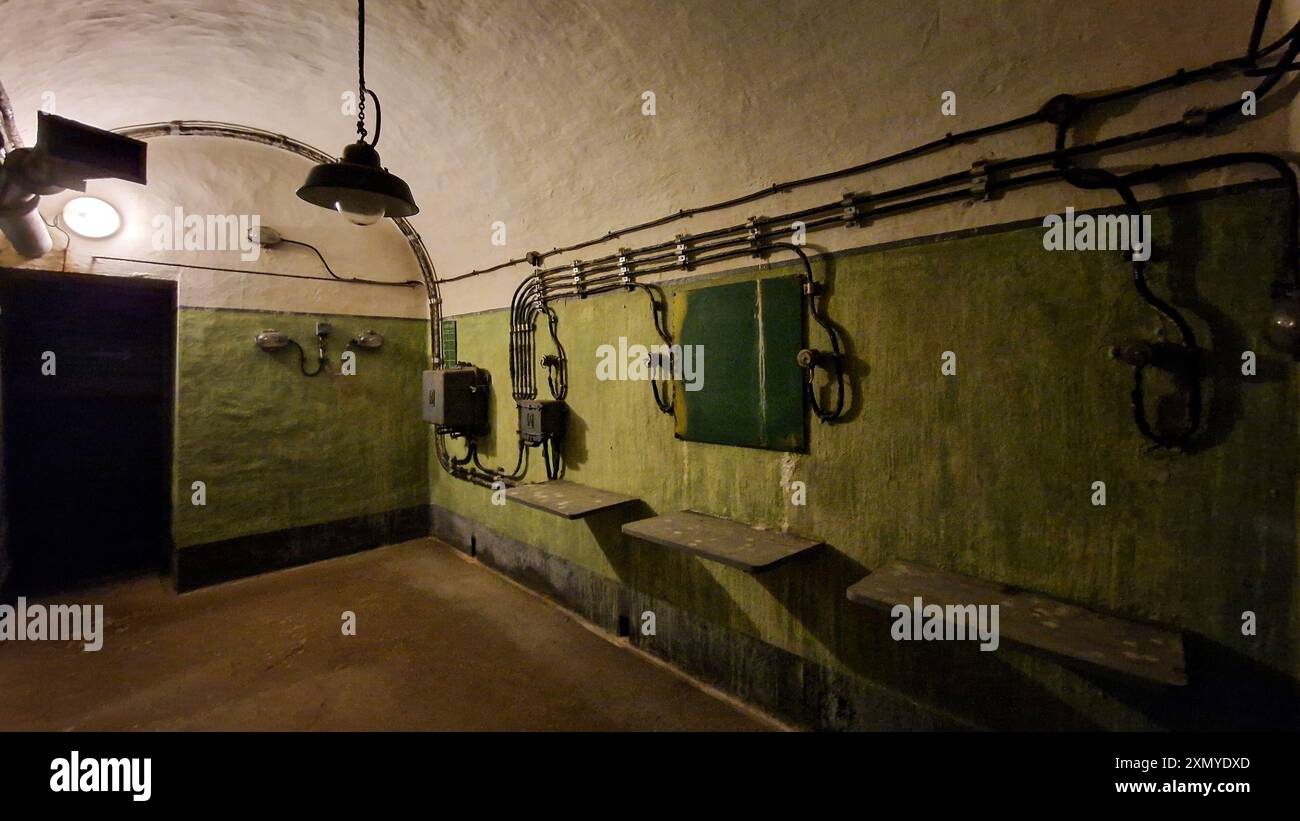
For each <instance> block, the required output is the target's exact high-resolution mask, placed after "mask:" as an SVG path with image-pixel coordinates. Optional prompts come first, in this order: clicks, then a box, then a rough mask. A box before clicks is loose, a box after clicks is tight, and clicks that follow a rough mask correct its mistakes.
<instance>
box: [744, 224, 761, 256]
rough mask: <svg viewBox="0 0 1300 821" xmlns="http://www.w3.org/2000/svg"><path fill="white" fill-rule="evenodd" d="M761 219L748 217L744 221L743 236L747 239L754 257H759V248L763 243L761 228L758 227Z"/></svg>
mask: <svg viewBox="0 0 1300 821" xmlns="http://www.w3.org/2000/svg"><path fill="white" fill-rule="evenodd" d="M761 219H762V218H761V217H750V218H749V219H747V220H745V236H747V237H748V238H749V247H750V249H751V250H753V252H754V256H759V255H760V254H761V251H760V250H759V246H760V245H762V243H763V228H762V226H761V225H760V222H761Z"/></svg>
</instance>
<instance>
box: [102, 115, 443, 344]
mask: <svg viewBox="0 0 1300 821" xmlns="http://www.w3.org/2000/svg"><path fill="white" fill-rule="evenodd" d="M112 131H113V132H114V133H116V134H122V135H124V136H127V137H134V138H135V139H137V140H148V139H151V138H153V137H224V138H226V139H232V140H244V141H246V142H253V143H258V144H260V145H269V146H271V147H272V148H279V149H281V150H284V151H289V152H291V153H293V154H297V155H298V156H299V157H303V158H305V159H307V160H310V161H311V162H313V163H316V164H320V163H328V162H337V161H338V158H337V157H333V156H330V155H329V154H327V153H325V152H324V151H321V150H320V149H319V148H316V147H315V146H311V145H308V144H307V143H304V142H300V141H298V140H295V139H293V138H292V137H286V136H284V135H283V134H276V133H273V132H271V131H263V130H262V129H260V128H253V127H251V126H246V125H239V124H237V123H222V122H209V121H206V120H171V121H169V122H165V123H143V124H141V125H128V126H123V127H121V128H114V129H112ZM390 219H392V220H393V222H395V223H396V224H397V229H398V230H399V231H401V232H402V236H404V237H406V241H407V243H409V244H410V246H411V253H413V254H415V261H416V262H417V263H418V264H419V266H420V278H421V279H422V280H424V288H425V291H426V292H427V295H428V301H429V344H430V353H431V355H432V356H433V367H435V368H441V367H442V364H443V363H442V295H441V293H440V292H439V290H438V272H437V270H436V269H434V267H433V260H432V259H430V258H429V251H428V249H426V248H425V247H424V240H422V239H420V235H419V234H418V233H417V232H416V230H415V229H414V228H412V227H411V224H410V223H409V222H407V221H406V219H405V218H403V217H390Z"/></svg>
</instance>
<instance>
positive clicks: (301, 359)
mask: <svg viewBox="0 0 1300 821" xmlns="http://www.w3.org/2000/svg"><path fill="white" fill-rule="evenodd" d="M289 344H290V345H292V346H294V347H295V348H297V349H298V370H300V371H302V375H303V376H319V375H320V374H321V372H322V371H324V370H325V352H324V350H321V351H320V352H319V354H318V356H317V359H316V370H314V371H309V370H307V352H306V351H304V350H303V349H302V346H301V345H299V344H298V343H297V342H295V341H293V340H292V339H290V340H289Z"/></svg>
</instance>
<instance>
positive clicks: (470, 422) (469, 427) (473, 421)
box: [422, 368, 491, 433]
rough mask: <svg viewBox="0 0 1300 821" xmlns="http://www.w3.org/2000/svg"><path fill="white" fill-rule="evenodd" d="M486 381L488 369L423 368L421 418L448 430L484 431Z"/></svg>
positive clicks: (486, 416) (485, 421)
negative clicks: (433, 369) (432, 369)
mask: <svg viewBox="0 0 1300 821" xmlns="http://www.w3.org/2000/svg"><path fill="white" fill-rule="evenodd" d="M490 382H491V378H490V377H489V375H488V372H487V371H485V370H483V369H482V368H446V369H442V370H436V371H425V372H424V380H423V388H424V389H423V392H422V393H423V399H422V404H423V408H424V421H426V422H431V423H433V424H435V425H437V426H439V427H441V428H447V429H448V430H452V431H462V432H479V433H481V432H485V431H486V430H487V428H488V401H487V400H488V386H489V383H490Z"/></svg>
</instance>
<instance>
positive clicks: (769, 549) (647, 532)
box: [623, 510, 823, 573]
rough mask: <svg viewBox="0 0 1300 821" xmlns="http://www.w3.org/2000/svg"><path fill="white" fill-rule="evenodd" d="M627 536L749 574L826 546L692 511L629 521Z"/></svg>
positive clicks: (626, 529)
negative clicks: (682, 551) (681, 551)
mask: <svg viewBox="0 0 1300 821" xmlns="http://www.w3.org/2000/svg"><path fill="white" fill-rule="evenodd" d="M623 533H624V534H626V535H628V536H632V537H634V538H637V539H641V540H643V541H647V542H652V543H654V544H658V545H663V546H664V547H671V548H674V549H677V550H684V551H686V552H687V553H691V554H693V555H696V556H699V557H701V558H704V559H709V560H710V561H715V562H720V563H722V564H725V565H730V566H731V567H738V568H740V569H741V570H744V571H745V572H747V573H761V572H762V571H764V570H769V569H771V568H773V567H775V566H776V565H778V564H781V563H783V562H786V561H788V560H790V559H792V558H794V557H795V556H798V555H800V554H802V553H805V552H807V551H809V550H812V549H813V548H815V547H820V546H821V545H822V544H823V543H822V542H819V541H815V540H813V539H805V538H803V537H802V536H796V535H794V534H792V533H778V532H773V531H770V530H760V529H758V528H755V527H751V526H749V525H747V524H744V523H742V522H735V521H732V520H731V519H721V518H718V517H717V516H707V515H705V514H703V513H696V512H694V511H691V510H683V511H680V512H677V513H668V514H665V515H663V516H655V517H654V518H651V519H641V520H640V521H636V522H628V523H627V524H625V525H623Z"/></svg>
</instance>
